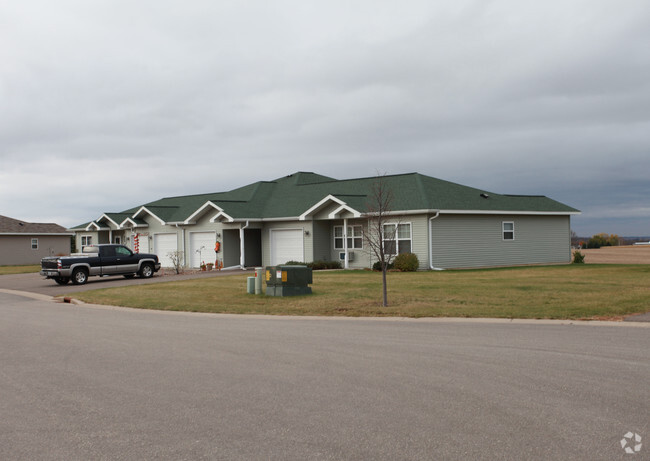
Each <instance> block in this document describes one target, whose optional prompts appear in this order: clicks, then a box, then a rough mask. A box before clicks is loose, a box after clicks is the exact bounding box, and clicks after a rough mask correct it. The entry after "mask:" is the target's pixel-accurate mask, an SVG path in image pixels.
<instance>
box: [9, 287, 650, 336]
mask: <svg viewBox="0 0 650 461" xmlns="http://www.w3.org/2000/svg"><path fill="white" fill-rule="evenodd" d="M0 293H7V294H11V295H15V296H23V297H26V298H32V299H36V300H39V301H49V302H56V303H63V302H65V303H66V304H72V305H76V306H84V307H89V308H93V309H107V310H123V311H127V312H146V313H151V314H161V313H162V314H167V315H193V316H197V315H198V316H211V317H215V316H216V317H221V318H236V319H241V318H254V319H268V320H283V319H305V320H338V321H374V322H418V323H483V324H485V323H490V324H513V325H577V326H603V327H604V326H615V327H631V328H650V322H624V321H618V322H615V321H610V320H553V319H501V318H485V317H481V318H468V317H420V318H413V317H344V316H318V315H262V314H222V313H217V312H190V311H165V310H157V309H138V308H135V307H124V306H111V305H107V304H90V303H86V302H84V301H81V300H79V299H75V298H72V297H65V298H62V297H53V296H48V295H42V294H38V293H30V292H27V291H17V290H8V289H4V288H0Z"/></svg>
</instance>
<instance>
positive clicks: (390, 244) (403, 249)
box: [384, 223, 411, 255]
mask: <svg viewBox="0 0 650 461" xmlns="http://www.w3.org/2000/svg"><path fill="white" fill-rule="evenodd" d="M384 251H385V252H386V254H390V255H395V254H400V253H411V223H404V224H384Z"/></svg>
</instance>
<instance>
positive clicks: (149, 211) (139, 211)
mask: <svg viewBox="0 0 650 461" xmlns="http://www.w3.org/2000/svg"><path fill="white" fill-rule="evenodd" d="M143 211H146V212H147V213H149V215H150V216H152V217H154V218H156V219H157V220H158V222H159V223H160V224H162V225H163V226H164V225H165V221H163V220H162V219H160V218H159V217H158V216H156V214H155V213H153V212H152V211H151V210H149V209H147V207H146V206H141V207H140V209H139V210H138V211H136V212H135V213H134V214H133V216H131V217H132V218H137V217H138V216H139V215H140V213H142V212H143Z"/></svg>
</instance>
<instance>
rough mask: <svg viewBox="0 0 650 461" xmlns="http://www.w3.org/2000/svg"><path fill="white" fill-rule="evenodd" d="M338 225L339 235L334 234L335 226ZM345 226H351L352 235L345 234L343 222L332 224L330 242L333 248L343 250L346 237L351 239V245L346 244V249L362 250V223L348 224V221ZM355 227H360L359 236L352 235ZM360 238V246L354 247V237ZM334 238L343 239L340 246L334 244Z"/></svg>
mask: <svg viewBox="0 0 650 461" xmlns="http://www.w3.org/2000/svg"><path fill="white" fill-rule="evenodd" d="M337 227H340V228H341V232H342V235H341V236H340V237H337V236H336V228H337ZM347 227H351V228H352V235H347V230H346V229H345V226H344V225H343V224H337V225H335V226H332V232H333V237H334V241H333V242H332V245H334V250H344V249H345V241H346V240H347V239H351V240H352V246H351V247H350V246H348V248H347V249H348V250H363V224H350V223H348V225H347ZM355 227H360V228H361V235H360V236H355V235H354V228H355ZM355 238H356V239H361V246H360V247H355V246H354V239H355ZM336 239H341V240H343V246H342V247H337V246H336Z"/></svg>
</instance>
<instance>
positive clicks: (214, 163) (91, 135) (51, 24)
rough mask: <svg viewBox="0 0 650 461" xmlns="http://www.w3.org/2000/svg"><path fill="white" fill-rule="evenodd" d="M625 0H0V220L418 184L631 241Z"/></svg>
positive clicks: (649, 40) (645, 52) (641, 226)
mask: <svg viewBox="0 0 650 461" xmlns="http://www.w3.org/2000/svg"><path fill="white" fill-rule="evenodd" d="M649 147H650V3H649V2H648V1H647V0H625V1H620V0H612V1H607V0H584V1H574V0H561V1H560V0H545V1H535V2H528V1H521V0H497V1H489V0H478V1H465V0H440V1H431V0H423V1H409V0H395V1H393V0H391V1H384V0H368V1H365V0H341V1H338V0H327V1H307V0H295V1H283V0H273V1H251V0H247V1H236V0H232V1H224V0H192V1H187V0H184V1H180V0H178V1H165V0H156V1H153V0H141V1H132V0H129V1H121V0H108V1H93V0H59V1H56V2H53V1H51V0H43V1H34V0H20V1H13V0H0V214H1V215H5V216H10V217H12V218H16V219H23V220H27V221H34V222H57V223H59V224H61V225H64V226H73V225H77V224H80V223H83V222H86V221H90V220H92V219H96V218H98V217H99V216H100V215H101V214H102V213H103V212H116V211H122V210H124V209H127V208H130V207H133V206H136V205H140V204H143V203H146V202H149V201H152V200H156V199H159V198H162V197H166V196H173V195H186V194H196V193H204V192H217V191H224V190H229V189H233V188H235V187H239V186H243V185H246V184H249V183H251V182H255V181H259V180H271V179H275V178H277V177H281V176H285V175H288V174H290V173H293V172H295V171H314V172H317V173H320V174H324V175H328V176H332V177H335V178H339V179H346V178H356V177H366V176H373V175H375V174H376V172H377V171H380V172H387V173H389V174H397V173H408V172H419V173H422V174H426V175H429V176H434V177H437V178H441V179H445V180H449V181H454V182H457V183H461V184H465V185H468V186H473V187H478V188H483V189H485V190H487V191H490V192H497V193H510V194H541V195H547V196H549V197H551V198H553V199H556V200H559V201H561V202H563V203H566V204H568V205H571V206H573V207H575V208H579V209H580V210H582V215H580V216H577V217H574V218H572V228H573V229H574V230H575V231H576V232H578V234H579V235H585V236H586V235H592V234H594V233H598V232H607V233H616V234H619V235H627V236H632V235H643V236H648V235H650V201H649V197H650V149H649Z"/></svg>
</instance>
